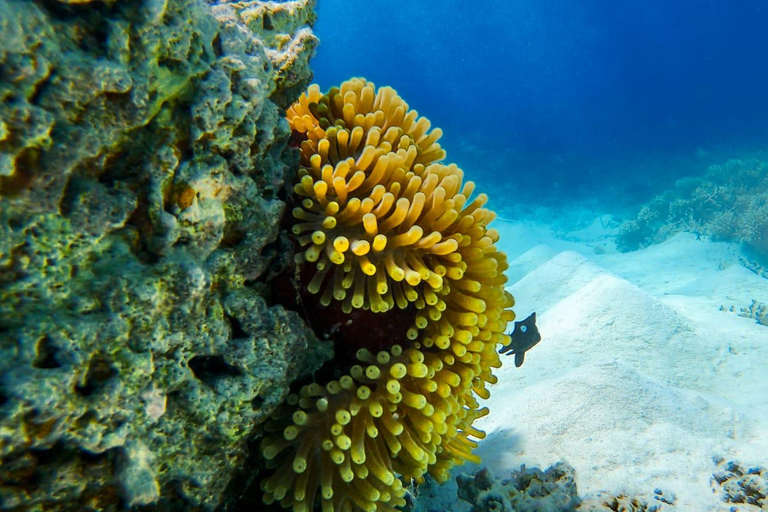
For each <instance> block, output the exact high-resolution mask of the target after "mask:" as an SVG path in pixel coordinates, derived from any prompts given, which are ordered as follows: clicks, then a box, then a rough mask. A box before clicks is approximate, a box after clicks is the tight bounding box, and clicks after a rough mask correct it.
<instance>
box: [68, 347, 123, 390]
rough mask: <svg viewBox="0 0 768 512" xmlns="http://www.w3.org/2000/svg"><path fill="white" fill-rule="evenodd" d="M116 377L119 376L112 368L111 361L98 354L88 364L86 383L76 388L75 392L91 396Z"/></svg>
mask: <svg viewBox="0 0 768 512" xmlns="http://www.w3.org/2000/svg"><path fill="white" fill-rule="evenodd" d="M115 375H117V370H115V368H114V367H113V366H112V364H111V362H110V361H109V359H107V357H106V356H104V355H102V354H96V355H95V356H93V357H92V358H91V360H90V361H89V362H88V370H87V372H86V374H85V379H84V381H83V382H82V384H80V385H78V386H76V387H75V390H76V391H77V392H78V393H79V394H80V395H82V396H91V395H92V394H94V393H95V392H96V391H98V390H99V389H101V388H102V387H103V386H104V383H105V382H107V381H108V380H109V379H111V378H112V377H114V376H115Z"/></svg>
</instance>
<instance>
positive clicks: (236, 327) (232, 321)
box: [226, 315, 250, 339]
mask: <svg viewBox="0 0 768 512" xmlns="http://www.w3.org/2000/svg"><path fill="white" fill-rule="evenodd" d="M226 318H227V320H229V326H230V327H231V328H232V339H237V338H249V337H250V335H249V334H248V333H247V332H245V329H243V324H242V323H241V322H240V320H238V319H237V318H235V317H233V316H229V315H226Z"/></svg>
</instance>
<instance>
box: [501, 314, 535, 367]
mask: <svg viewBox="0 0 768 512" xmlns="http://www.w3.org/2000/svg"><path fill="white" fill-rule="evenodd" d="M510 337H511V338H512V339H511V340H510V342H509V344H508V345H504V346H503V347H501V348H500V349H499V353H501V354H507V352H508V354H507V355H509V356H511V355H512V354H514V355H515V366H516V367H518V368H519V367H520V366H522V364H523V360H524V359H525V353H526V351H528V350H531V349H532V348H533V347H535V346H536V344H537V343H538V342H540V341H541V334H539V328H538V327H536V313H531V316H529V317H528V318H526V319H525V320H523V321H522V322H515V329H514V330H513V331H512V334H510Z"/></svg>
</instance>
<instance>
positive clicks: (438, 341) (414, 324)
mask: <svg viewBox="0 0 768 512" xmlns="http://www.w3.org/2000/svg"><path fill="white" fill-rule="evenodd" d="M287 117H288V122H289V123H290V125H291V128H292V130H293V134H294V140H295V141H296V143H297V144H298V145H299V146H300V148H301V168H300V170H299V180H298V183H297V184H296V186H295V189H294V191H295V203H296V207H295V208H294V209H293V212H292V214H293V218H294V219H295V223H294V224H293V226H292V231H293V233H294V235H295V236H296V238H297V247H299V249H298V250H297V253H296V265H297V269H298V272H299V274H300V276H301V279H300V282H301V283H302V285H301V286H302V290H301V291H302V298H303V300H304V301H305V308H304V309H305V310H310V311H312V315H311V316H312V319H311V321H310V323H313V321H314V320H320V319H323V317H331V318H333V322H332V323H333V329H330V330H329V329H327V330H326V331H325V332H326V333H327V334H329V335H330V336H332V337H334V339H335V341H336V346H337V353H338V354H348V355H349V356H348V357H347V358H346V359H344V358H341V359H340V361H341V362H339V361H337V363H336V367H335V373H333V374H331V375H330V377H329V378H328V379H326V381H324V382H322V383H320V382H313V383H310V384H307V385H304V386H303V387H301V388H300V390H298V392H297V393H295V394H291V395H290V396H289V397H288V399H287V401H286V403H285V404H283V406H281V407H280V408H279V410H278V411H277V412H276V413H275V415H274V417H273V418H272V420H271V421H270V422H269V423H268V424H267V425H266V426H265V435H264V438H263V440H262V443H261V450H262V455H263V457H264V459H265V461H266V465H267V467H268V468H269V469H270V471H272V473H271V474H270V475H269V476H268V477H266V478H265V479H264V480H263V481H262V490H263V491H264V501H265V503H272V502H275V501H279V502H280V504H281V505H282V506H283V507H285V508H291V509H293V511H294V512H301V511H306V512H309V511H311V510H313V509H314V507H315V503H316V502H317V501H319V503H320V504H321V509H322V510H323V511H334V512H341V511H353V510H354V511H356V510H364V511H370V512H374V511H390V510H395V507H398V506H402V505H404V503H405V502H404V499H403V497H404V495H405V488H404V483H409V482H411V481H412V480H416V481H420V480H421V479H422V478H423V475H424V474H425V473H427V472H429V473H430V474H431V475H432V476H433V477H434V478H435V479H437V480H438V481H444V480H446V479H447V478H448V474H449V471H450V469H451V468H452V467H453V466H454V465H455V464H459V463H462V462H463V461H465V460H471V461H477V460H478V458H477V456H476V455H474V454H473V453H472V449H473V448H474V447H475V446H476V442H475V441H474V440H473V439H472V438H477V439H482V437H483V436H484V434H483V433H482V432H481V431H479V430H477V429H475V428H473V427H472V423H473V421H474V420H475V419H477V418H479V417H481V416H483V415H485V414H486V413H487V412H488V410H487V409H486V408H481V407H480V405H479V403H478V401H477V399H476V397H480V398H488V396H489V392H488V390H487V388H486V384H493V383H494V382H495V381H496V379H495V377H494V376H493V374H492V369H493V368H498V367H499V366H500V361H499V356H498V354H497V352H496V347H497V345H498V344H505V343H508V341H509V340H508V338H507V337H506V336H505V335H504V330H505V328H506V325H507V322H509V321H511V320H513V319H514V313H513V312H512V311H511V309H509V308H511V306H512V305H513V303H514V301H513V299H512V296H511V295H510V294H509V293H507V292H506V291H504V284H505V283H506V277H505V276H504V275H503V272H504V270H505V269H506V268H507V261H506V256H505V255H504V254H503V253H501V252H499V251H498V250H497V249H496V246H495V243H496V242H497V241H498V238H499V235H498V233H497V232H496V230H494V229H489V228H488V224H489V223H490V222H491V221H492V220H493V218H494V216H495V215H494V213H493V212H492V211H490V210H488V209H486V208H484V204H485V202H486V201H487V196H486V195H485V194H479V195H478V196H477V197H475V198H474V199H473V200H470V199H469V198H470V195H471V194H472V192H473V190H474V183H472V182H470V181H468V182H463V173H462V171H461V169H459V168H458V167H457V166H456V165H454V164H450V165H446V164H443V163H441V162H440V161H441V160H442V159H443V158H444V157H445V152H444V151H443V149H442V148H441V147H440V145H439V144H438V143H437V140H438V139H439V138H440V136H441V135H442V132H441V130H439V129H433V130H430V123H429V121H428V120H427V119H425V118H423V117H419V116H418V113H417V112H416V111H415V110H409V109H408V105H407V104H406V103H405V102H404V101H403V100H402V99H401V98H400V97H399V96H398V95H397V93H396V92H395V91H394V90H393V89H392V88H390V87H382V88H379V89H378V91H377V90H376V88H375V87H374V85H373V84H372V83H370V82H367V81H365V80H363V79H357V78H356V79H352V80H349V81H347V82H345V83H343V84H342V85H341V87H340V88H332V89H330V90H329V91H328V92H327V93H326V94H324V95H323V94H321V93H320V91H319V88H318V87H317V86H312V87H310V88H309V90H308V92H307V93H306V94H303V95H302V96H301V98H300V99H299V101H298V102H297V103H296V104H295V105H293V106H292V107H291V108H289V109H288V114H287ZM312 298H314V299H315V303H314V304H310V305H307V304H306V301H311V299H312ZM345 318H346V319H347V320H346V321H344V319H345ZM339 319H341V320H342V321H338V320H339ZM330 324H331V322H328V321H326V323H325V325H326V326H328V325H330ZM391 325H401V326H402V329H400V330H398V329H395V330H392V328H391ZM388 326H389V327H388ZM350 333H354V335H351V334H350Z"/></svg>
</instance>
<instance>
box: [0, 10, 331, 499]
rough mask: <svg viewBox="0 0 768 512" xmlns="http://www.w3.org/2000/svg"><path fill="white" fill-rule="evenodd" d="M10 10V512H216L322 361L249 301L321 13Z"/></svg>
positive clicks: (1, 218) (5, 216)
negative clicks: (288, 110)
mask: <svg viewBox="0 0 768 512" xmlns="http://www.w3.org/2000/svg"><path fill="white" fill-rule="evenodd" d="M79 3H80V2H62V1H57V0H44V1H40V2H34V3H33V2H25V1H6V2H2V3H0V33H2V34H3V36H2V37H0V67H2V69H3V74H2V78H0V119H1V120H2V122H0V509H13V510H96V509H98V510H119V509H121V508H126V507H131V506H136V505H146V506H147V507H146V509H147V510H149V509H157V510H186V509H196V510H213V509H214V508H216V506H218V504H219V503H220V502H221V500H222V497H223V494H224V492H225V489H226V488H227V485H228V484H229V482H230V480H231V477H232V475H233V474H234V472H235V471H236V470H237V468H238V466H239V464H240V463H241V462H242V460H243V459H244V458H245V456H246V451H247V441H248V439H249V437H250V436H252V435H253V432H254V428H255V427H256V426H257V425H258V424H259V423H260V422H262V421H263V420H264V419H265V418H266V417H267V416H268V415H269V414H270V413H271V412H272V410H273V409H274V408H275V407H276V406H277V405H278V404H279V403H280V402H282V401H283V399H284V398H285V395H286V394H287V387H288V385H289V383H290V382H291V381H292V380H294V379H295V378H297V377H298V376H300V375H306V374H308V373H309V372H311V371H312V370H313V369H314V368H315V367H317V366H319V365H320V364H321V363H322V361H323V360H324V359H325V358H327V357H328V355H329V354H328V347H327V345H323V344H321V343H320V342H318V341H317V340H316V339H315V338H314V335H313V334H312V333H311V332H310V331H309V330H308V329H307V328H306V327H305V325H304V324H303V322H302V321H301V320H300V319H299V317H298V316H297V315H296V314H294V313H291V312H287V311H285V310H283V309H282V308H279V307H268V305H267V304H266V303H265V301H264V300H263V299H262V298H261V297H260V295H259V294H258V293H257V291H256V288H257V285H258V281H259V279H260V278H261V277H262V276H263V275H264V274H265V272H266V271H267V270H268V269H269V266H270V265H271V264H273V260H274V259H275V256H269V255H270V254H271V255H277V254H279V253H280V252H281V250H280V240H279V238H278V224H279V222H280V219H281V217H282V215H283V212H284V209H285V206H284V203H283V202H282V201H281V200H280V199H279V197H280V194H281V190H282V188H283V178H284V176H285V174H286V173H287V172H289V171H291V170H292V169H294V168H295V167H296V165H297V162H298V161H297V158H298V157H297V155H296V154H295V153H294V152H292V151H290V150H289V147H288V144H287V142H288V138H289V130H288V127H287V124H286V123H285V121H284V120H283V115H282V112H283V109H284V107H285V106H286V105H287V104H288V103H290V102H292V101H293V100H294V99H295V97H296V95H297V93H296V92H295V91H298V90H301V89H303V88H304V87H305V86H306V84H307V82H308V80H309V78H310V71H309V68H308V60H309V58H310V56H311V54H312V53H313V50H314V47H315V45H316V38H315V37H314V36H313V34H312V31H311V25H312V23H313V22H314V12H313V8H314V2H313V1H312V0H304V1H294V2H282V3H274V2H259V1H245V2H238V3H229V2H223V1H222V2H207V3H206V2H200V1H196V0H167V1H163V2H160V1H148V2H144V3H143V4H141V3H138V2H96V1H94V2H90V3H85V4H84V5H77V4H79Z"/></svg>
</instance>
